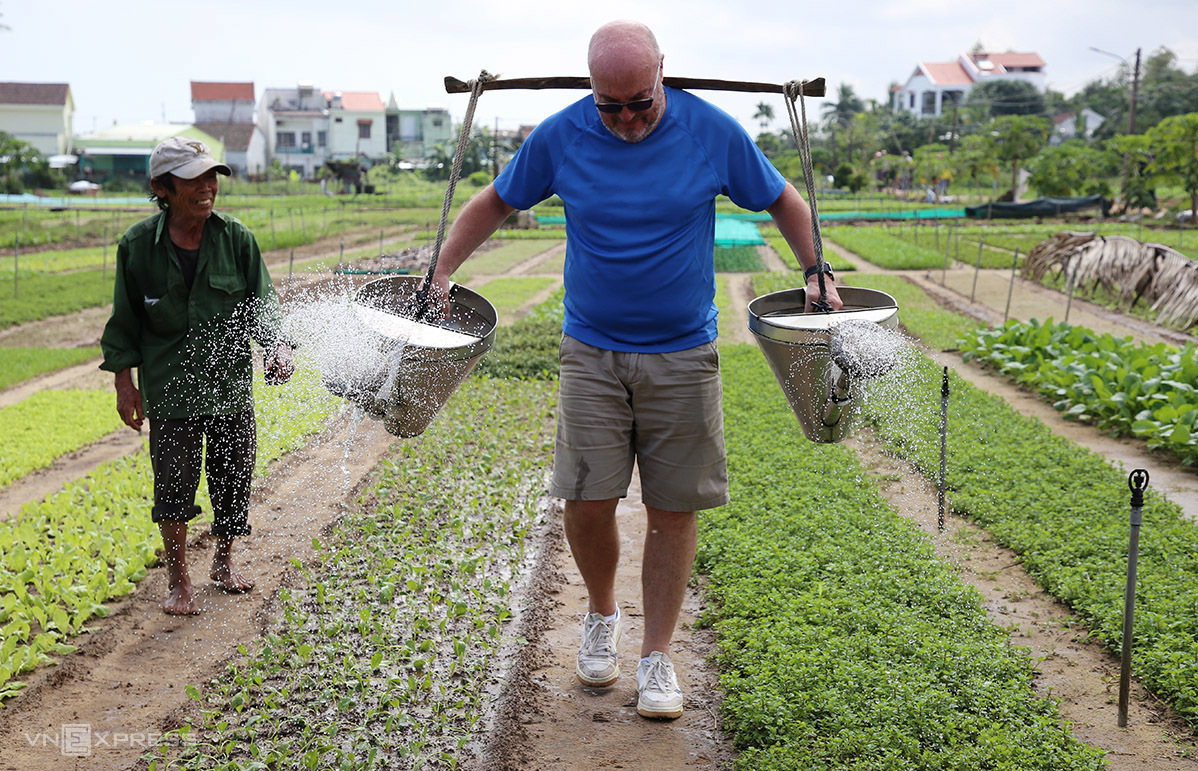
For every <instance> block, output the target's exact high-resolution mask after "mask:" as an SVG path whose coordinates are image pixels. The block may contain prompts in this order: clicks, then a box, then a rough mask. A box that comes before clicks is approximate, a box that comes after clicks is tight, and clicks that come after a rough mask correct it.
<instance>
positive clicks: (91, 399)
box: [0, 388, 124, 487]
mask: <svg viewBox="0 0 1198 771" xmlns="http://www.w3.org/2000/svg"><path fill="white" fill-rule="evenodd" d="M123 425H124V423H122V422H121V419H120V416H118V415H117V412H116V395H115V394H114V393H113V392H112V391H82V390H79V389H77V388H72V389H70V390H66V391H38V392H37V393H35V394H32V395H30V396H28V397H26V398H25V399H22V400H21V401H19V402H17V403H16V404H10V405H8V406H7V407H0V487H5V486H6V485H9V484H12V482H13V481H14V480H16V479H20V478H21V477H23V476H25V475H26V474H28V473H29V472H31V471H36V470H37V469H41V468H45V467H46V466H49V465H50V464H51V463H53V462H54V460H55V459H56V458H58V457H59V456H62V455H66V454H67V453H68V452H74V451H75V450H78V449H79V448H80V447H83V446H84V445H87V444H90V443H92V442H94V441H96V440H97V439H99V438H100V437H102V436H104V435H105V434H110V433H112V432H113V431H116V430H117V429H119V428H120V427H121V426H123Z"/></svg>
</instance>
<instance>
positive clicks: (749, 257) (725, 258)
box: [715, 244, 765, 273]
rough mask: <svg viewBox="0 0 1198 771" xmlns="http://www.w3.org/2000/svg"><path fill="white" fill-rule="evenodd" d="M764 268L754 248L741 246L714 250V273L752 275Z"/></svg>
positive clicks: (720, 247) (719, 247)
mask: <svg viewBox="0 0 1198 771" xmlns="http://www.w3.org/2000/svg"><path fill="white" fill-rule="evenodd" d="M764 267H765V266H764V265H762V264H761V258H760V257H758V256H757V247H755V246H750V245H748V244H741V245H738V246H717V247H716V248H715V271H716V273H752V272H753V271H756V270H761V269H763V268H764Z"/></svg>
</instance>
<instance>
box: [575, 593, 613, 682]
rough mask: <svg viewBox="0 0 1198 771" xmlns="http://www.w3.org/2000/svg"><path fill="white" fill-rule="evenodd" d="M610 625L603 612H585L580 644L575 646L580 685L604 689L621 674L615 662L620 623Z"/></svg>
mask: <svg viewBox="0 0 1198 771" xmlns="http://www.w3.org/2000/svg"><path fill="white" fill-rule="evenodd" d="M622 620H623V617H622V615H621V614H620V613H619V611H616V620H615V621H612V622H611V623H610V624H609V623H608V621H607V619H606V618H605V617H604V615H603V614H602V613H588V614H587V617H586V620H584V621H583V622H582V647H580V648H579V649H578V670H577V671H578V679H579V680H581V681H582V683H583V685H588V686H590V687H592V688H604V687H606V686H609V685H611V684H612V683H614V682H616V680H618V679H619V677H620V666H619V664H617V663H616V644H617V643H618V642H620V622H621V621H622Z"/></svg>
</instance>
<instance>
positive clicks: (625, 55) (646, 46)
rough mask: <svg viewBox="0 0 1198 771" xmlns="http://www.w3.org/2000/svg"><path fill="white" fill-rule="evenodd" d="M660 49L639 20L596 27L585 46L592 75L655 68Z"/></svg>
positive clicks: (651, 33) (659, 61)
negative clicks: (589, 41) (588, 43)
mask: <svg viewBox="0 0 1198 771" xmlns="http://www.w3.org/2000/svg"><path fill="white" fill-rule="evenodd" d="M660 63H661V49H660V48H658V46H657V38H656V37H654V36H653V31H652V30H650V29H649V28H648V27H646V26H645V25H644V24H641V23H640V22H638V21H627V20H621V21H613V22H609V23H607V24H604V25H603V26H602V27H600V28H599V29H597V30H595V34H594V35H592V36H591V45H590V47H589V48H588V49H587V67H588V69H590V71H591V77H592V78H593V77H595V75H596V74H598V75H599V76H600V77H603V76H605V75H614V74H617V73H618V74H624V72H626V71H627V70H628V69H641V70H642V71H643V70H644V69H646V68H648V69H652V70H656V69H657V66H658V65H659V64H660Z"/></svg>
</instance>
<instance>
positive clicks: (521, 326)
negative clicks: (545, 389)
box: [474, 288, 566, 380]
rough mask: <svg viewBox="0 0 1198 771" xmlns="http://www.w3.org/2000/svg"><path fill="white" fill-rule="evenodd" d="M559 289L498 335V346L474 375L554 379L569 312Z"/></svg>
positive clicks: (562, 291) (485, 358)
mask: <svg viewBox="0 0 1198 771" xmlns="http://www.w3.org/2000/svg"><path fill="white" fill-rule="evenodd" d="M565 296H566V290H565V288H560V289H558V290H557V291H556V292H554V293H553V294H552V295H550V296H549V298H548V299H546V300H545V301H544V302H542V303H538V304H537V305H536V306H534V307H533V309H532V310H531V311H529V313H528V315H527V316H525V317H524V318H522V319H520V320H518V321H517V322H516V323H514V324H512V325H511V326H510V327H507V328H505V329H503V330H502V332H501V333H497V334H496V335H495V344H494V345H493V346H492V347H491V350H490V351H488V352H487V355H486V356H484V357H483V359H482V361H480V362H479V363H478V366H477V367H476V368H475V370H474V372H475V373H476V374H478V375H487V376H491V377H500V378H517V379H533V380H545V379H555V378H556V377H557V373H558V371H559V369H560V367H561V363H560V362H559V360H558V350H559V349H560V346H561V340H562V320H563V319H564V317H565V313H566V309H565V306H563V305H562V300H563V298H565Z"/></svg>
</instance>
